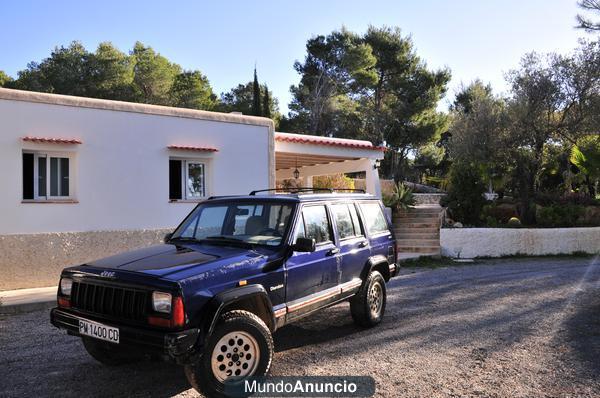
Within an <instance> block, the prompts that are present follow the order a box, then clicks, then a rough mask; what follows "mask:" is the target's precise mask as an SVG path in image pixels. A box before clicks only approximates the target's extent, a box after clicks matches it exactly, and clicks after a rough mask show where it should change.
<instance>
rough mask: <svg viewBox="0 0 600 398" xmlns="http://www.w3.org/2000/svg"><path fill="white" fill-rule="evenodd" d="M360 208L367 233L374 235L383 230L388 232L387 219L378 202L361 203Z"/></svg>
mask: <svg viewBox="0 0 600 398" xmlns="http://www.w3.org/2000/svg"><path fill="white" fill-rule="evenodd" d="M360 208H361V210H362V214H363V216H364V217H363V221H364V223H365V227H366V228H367V231H369V235H376V234H380V233H383V232H388V225H387V221H386V220H385V216H384V215H383V211H382V210H381V206H379V203H377V202H373V203H361V204H360Z"/></svg>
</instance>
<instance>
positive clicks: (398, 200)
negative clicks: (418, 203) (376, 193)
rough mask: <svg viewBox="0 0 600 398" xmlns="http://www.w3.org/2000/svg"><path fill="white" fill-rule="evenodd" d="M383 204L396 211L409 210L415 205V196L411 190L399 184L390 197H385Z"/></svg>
mask: <svg viewBox="0 0 600 398" xmlns="http://www.w3.org/2000/svg"><path fill="white" fill-rule="evenodd" d="M383 203H384V204H385V205H386V206H387V207H391V208H392V209H395V210H399V209H408V208H409V207H411V206H414V205H415V196H414V195H413V192H412V190H411V189H410V188H408V187H407V186H406V185H404V184H403V183H401V182H399V183H398V184H396V185H395V186H394V189H393V190H392V193H391V194H390V195H386V196H384V198H383Z"/></svg>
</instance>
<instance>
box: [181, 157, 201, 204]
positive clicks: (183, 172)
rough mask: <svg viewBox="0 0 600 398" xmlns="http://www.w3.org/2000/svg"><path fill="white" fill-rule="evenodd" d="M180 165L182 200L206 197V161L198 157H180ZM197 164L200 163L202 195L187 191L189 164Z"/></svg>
mask: <svg viewBox="0 0 600 398" xmlns="http://www.w3.org/2000/svg"><path fill="white" fill-rule="evenodd" d="M181 164H182V167H181V177H182V178H183V181H182V184H181V188H182V191H183V192H182V195H181V196H182V198H183V199H184V200H202V199H204V198H206V162H203V161H202V160H199V159H182V163H181ZM192 164H199V165H202V195H200V196H192V195H191V193H190V191H189V186H188V184H187V182H188V179H189V176H190V174H189V171H190V168H189V165H192Z"/></svg>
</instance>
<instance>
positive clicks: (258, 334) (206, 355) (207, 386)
mask: <svg viewBox="0 0 600 398" xmlns="http://www.w3.org/2000/svg"><path fill="white" fill-rule="evenodd" d="M232 332H243V333H247V334H250V335H251V336H252V337H253V338H254V339H255V340H256V343H258V347H259V351H260V355H258V357H259V358H258V361H257V366H256V370H255V372H254V374H252V376H253V377H261V376H266V375H267V373H268V372H269V369H270V368H271V362H272V360H273V351H274V349H273V337H272V336H271V332H270V331H269V328H268V327H267V325H265V323H264V322H263V320H262V319H260V318H259V317H258V316H256V315H255V314H253V313H251V312H249V311H242V310H235V311H229V312H227V313H225V314H224V315H223V316H222V317H221V319H220V321H219V323H218V324H217V326H216V327H215V330H214V331H213V333H212V334H211V335H210V336H209V337H208V339H207V342H206V345H205V347H204V349H203V353H202V355H201V357H200V358H199V360H198V361H197V362H196V363H194V364H191V365H186V366H185V367H184V370H185V375H186V377H187V379H188V381H189V382H190V384H191V385H192V387H194V388H195V389H196V390H197V391H199V392H201V393H202V394H204V395H206V396H207V397H226V395H225V383H223V382H222V381H220V380H218V379H217V377H216V376H215V374H214V373H213V369H212V366H211V361H212V360H213V358H212V356H213V350H214V349H215V346H216V345H217V343H218V342H219V340H221V338H222V337H223V336H225V335H227V334H229V333H232Z"/></svg>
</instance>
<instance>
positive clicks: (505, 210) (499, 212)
mask: <svg viewBox="0 0 600 398" xmlns="http://www.w3.org/2000/svg"><path fill="white" fill-rule="evenodd" d="M517 215H518V212H517V206H516V205H514V204H506V203H501V204H492V205H485V206H484V207H483V217H484V219H488V218H493V219H494V220H496V221H497V222H498V223H499V224H506V223H507V222H508V220H510V219H511V217H516V216H517Z"/></svg>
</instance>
